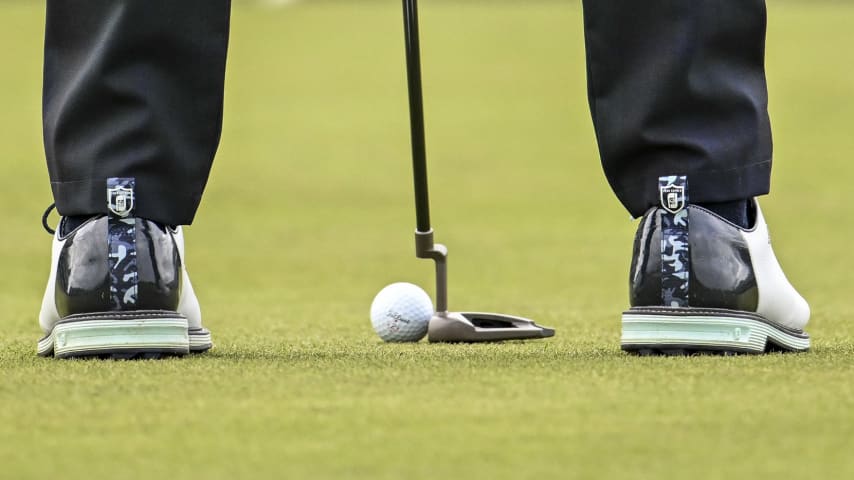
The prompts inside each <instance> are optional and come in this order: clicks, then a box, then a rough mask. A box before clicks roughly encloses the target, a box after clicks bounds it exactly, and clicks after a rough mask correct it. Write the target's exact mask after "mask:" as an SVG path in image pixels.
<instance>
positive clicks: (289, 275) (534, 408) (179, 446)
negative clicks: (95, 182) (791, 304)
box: [0, 1, 854, 479]
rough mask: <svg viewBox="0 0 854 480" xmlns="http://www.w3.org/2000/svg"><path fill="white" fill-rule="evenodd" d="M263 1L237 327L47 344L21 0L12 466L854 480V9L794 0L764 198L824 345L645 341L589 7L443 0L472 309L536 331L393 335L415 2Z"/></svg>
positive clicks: (407, 240)
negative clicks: (200, 345)
mask: <svg viewBox="0 0 854 480" xmlns="http://www.w3.org/2000/svg"><path fill="white" fill-rule="evenodd" d="M272 3H286V2H267V4H266V6H263V5H262V4H261V3H257V4H255V3H249V2H242V3H236V4H235V9H234V16H233V36H232V48H231V52H230V58H229V73H228V81H227V99H226V120H225V128H224V134H223V142H222V146H221V149H220V154H219V157H218V159H217V162H216V163H215V166H214V170H213V173H212V177H211V181H210V184H209V188H208V193H207V196H206V197H205V199H204V202H203V204H202V208H201V211H200V213H199V215H198V217H197V219H196V224H195V225H193V226H192V227H190V228H188V229H187V245H188V264H189V268H190V272H191V274H192V276H193V282H194V284H195V287H196V289H197V291H198V294H199V297H200V300H201V301H202V306H203V312H204V315H205V322H206V324H207V326H208V327H209V328H211V330H213V332H214V335H215V336H214V340H215V342H216V348H215V349H214V350H213V351H212V352H211V353H210V354H208V355H205V356H200V357H192V358H184V359H172V360H167V361H130V362H113V361H106V362H105V361H55V360H51V359H42V358H36V356H35V353H34V352H35V342H36V340H37V338H38V336H39V334H40V332H39V329H38V327H37V323H36V316H37V311H38V307H39V304H40V301H41V293H42V289H43V287H44V282H45V279H46V275H47V272H48V268H49V265H48V263H49V259H48V256H49V250H50V237H49V236H48V235H47V234H45V233H44V232H43V231H42V229H41V226H40V225H39V220H40V215H41V213H42V211H43V209H44V208H45V207H46V206H47V205H48V204H49V203H50V201H51V200H50V195H49V188H48V178H47V174H46V171H45V167H44V162H43V153H42V148H41V139H40V93H39V90H40V83H41V53H40V50H41V43H42V36H43V26H42V23H43V20H44V6H43V3H42V2H27V1H16V2H3V3H0V25H2V28H0V44H2V45H5V46H6V47H5V48H4V49H3V50H0V62H1V63H0V64H2V68H3V75H2V77H0V87H2V88H0V105H2V109H0V158H1V159H2V160H0V178H2V188H0V478H9V479H25V478H48V477H62V478H87V479H88V478H199V479H218V478H229V479H232V478H291V479H296V478H371V479H393V478H429V479H437V478H490V479H519V478H671V477H676V476H680V477H691V478H697V479H705V478H726V477H730V478H772V477H773V478H796V477H797V478H850V477H851V476H852V475H854V456H852V455H851V447H850V446H851V442H852V439H854V326H852V321H854V306H852V303H851V298H852V292H854V291H852V287H851V278H852V277H851V270H852V268H854V258H852V256H851V244H852V238H854V228H852V223H851V218H852V217H854V204H852V202H851V201H850V199H849V198H848V197H849V196H850V194H851V192H852V187H851V183H852V181H854V163H852V162H851V152H852V151H854V136H852V135H851V118H854V104H852V102H851V98H854V82H852V80H851V79H852V76H854V61H852V60H854V59H853V58H852V54H851V53H850V52H849V51H848V50H847V49H846V46H848V45H850V44H851V35H850V30H851V26H852V25H854V7H851V6H847V5H845V4H842V3H835V4H834V3H818V2H801V3H798V2H772V4H771V5H770V7H769V8H770V12H769V16H770V19H769V40H768V71H769V75H770V96H771V110H772V118H773V124H774V128H775V139H776V162H777V163H776V167H775V170H774V178H773V189H774V191H773V195H772V196H770V197H768V198H765V199H764V200H763V207H764V210H765V213H766V217H767V219H768V222H769V225H770V228H771V233H772V235H773V238H774V240H775V247H776V250H777V254H778V256H779V257H780V259H781V262H782V263H783V265H784V267H785V268H786V271H787V273H788V275H789V277H790V278H791V279H792V281H793V283H794V284H795V285H796V286H798V287H799V288H800V289H801V291H802V292H803V294H804V295H805V296H806V297H807V299H809V300H810V302H811V304H812V307H813V319H812V322H811V324H810V327H809V329H808V330H809V332H810V333H811V334H812V336H813V339H814V340H813V350H812V351H811V352H810V353H807V354H801V355H781V354H774V355H768V356H762V357H734V358H722V357H691V358H637V357H630V356H627V355H624V354H623V353H621V352H620V350H619V329H620V324H619V318H620V312H621V311H622V309H623V308H624V307H626V303H627V295H626V290H627V283H628V282H627V268H628V263H629V260H630V254H631V241H632V235H633V232H634V228H635V225H634V222H632V221H630V220H629V218H628V215H627V214H626V213H625V212H624V211H623V210H622V208H621V207H620V205H619V204H618V203H617V201H616V200H615V199H614V198H613V196H612V195H611V193H610V190H609V189H608V187H607V184H606V182H605V180H604V178H603V176H602V174H601V172H600V169H599V165H598V160H597V158H598V157H597V153H596V146H595V141H594V135H593V131H592V127H591V125H590V120H589V114H588V109H587V105H586V96H585V73H584V52H583V35H582V31H581V24H582V21H581V10H580V7H579V6H577V5H576V4H574V3H572V4H567V3H565V2H522V1H519V2H494V3H493V2H452V1H435V2H424V3H425V4H424V5H422V42H423V61H424V72H425V95H426V100H425V106H426V114H427V125H428V126H427V135H428V155H429V162H430V164H429V171H430V175H431V177H430V179H431V187H432V192H431V193H432V202H433V213H434V223H435V227H436V232H437V240H438V241H441V242H443V243H445V244H447V245H448V246H449V247H450V251H451V256H450V281H451V290H450V303H451V307H452V308H458V309H472V310H497V311H501V312H507V313H515V314H519V315H524V316H529V317H531V318H534V319H536V320H537V321H539V322H540V323H542V324H544V325H549V326H553V327H555V328H556V329H557V331H558V333H557V336H556V337H555V338H553V339H550V340H547V341H537V342H531V343H521V342H509V343H504V344H497V345H431V344H428V343H426V342H422V343H418V344H409V345H391V344H383V343H381V342H380V341H379V339H378V338H377V337H376V336H375V335H374V333H373V331H372V330H371V327H370V322H369V320H368V309H369V306H370V302H371V299H372V298H373V296H374V294H375V293H376V292H377V291H379V289H380V288H382V287H383V286H384V285H386V284H388V283H391V282H394V281H410V282H414V283H418V284H420V285H422V286H423V287H425V288H427V290H428V291H429V292H431V293H432V290H433V288H432V285H431V283H432V281H433V276H432V265H431V264H430V262H428V261H425V260H417V259H416V258H415V257H414V255H413V252H414V245H413V238H412V231H413V229H414V213H413V211H412V209H413V200H412V193H411V179H410V163H409V162H410V160H409V144H408V123H407V122H408V117H407V110H406V108H407V102H406V91H405V85H406V83H405V76H404V75H405V74H404V67H403V43H402V20H401V14H400V12H399V7H400V6H399V4H398V2H393V1H388V2H362V1H360V2H304V3H296V4H293V5H287V6H283V7H279V8H272V7H271V6H270V4H272Z"/></svg>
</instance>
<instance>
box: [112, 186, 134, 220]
mask: <svg viewBox="0 0 854 480" xmlns="http://www.w3.org/2000/svg"><path fill="white" fill-rule="evenodd" d="M107 208H109V209H110V211H111V212H113V213H114V214H116V215H117V216H119V217H122V218H124V217H127V216H128V215H130V212H131V211H133V189H131V188H124V187H113V188H108V189H107Z"/></svg>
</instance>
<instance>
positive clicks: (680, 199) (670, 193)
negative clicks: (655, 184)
mask: <svg viewBox="0 0 854 480" xmlns="http://www.w3.org/2000/svg"><path fill="white" fill-rule="evenodd" d="M659 191H660V192H661V207H662V208H663V209H665V210H667V211H668V212H670V213H673V214H676V213H679V212H681V211H682V209H683V208H685V187H684V186H681V185H668V186H666V187H659Z"/></svg>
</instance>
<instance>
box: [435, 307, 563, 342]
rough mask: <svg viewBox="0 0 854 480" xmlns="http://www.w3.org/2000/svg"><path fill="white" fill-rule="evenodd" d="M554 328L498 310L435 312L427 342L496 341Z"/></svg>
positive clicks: (550, 334)
mask: <svg viewBox="0 0 854 480" xmlns="http://www.w3.org/2000/svg"><path fill="white" fill-rule="evenodd" d="M554 334H555V331H554V329H552V328H548V327H541V326H539V325H537V324H536V323H534V321H533V320H529V319H527V318H522V317H514V316H511V315H502V314H499V313H476V312H437V313H436V314H435V315H433V318H431V319H430V324H429V326H428V328H427V339H428V340H429V341H430V342H457V343H471V342H500V341H502V340H526V339H534V338H547V337H553V336H554Z"/></svg>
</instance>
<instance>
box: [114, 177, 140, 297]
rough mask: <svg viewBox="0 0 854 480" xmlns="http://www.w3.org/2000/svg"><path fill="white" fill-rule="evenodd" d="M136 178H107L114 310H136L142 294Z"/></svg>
mask: <svg viewBox="0 0 854 480" xmlns="http://www.w3.org/2000/svg"><path fill="white" fill-rule="evenodd" d="M135 189H136V180H135V179H133V178H108V179H107V208H108V209H109V212H110V213H109V221H108V222H109V223H108V225H107V245H108V249H109V257H108V258H109V267H110V309H112V310H134V309H136V304H137V295H138V293H139V286H138V285H139V273H138V270H137V263H136V219H135V218H134V217H133V215H132V213H133V211H134V201H135V198H134V194H135Z"/></svg>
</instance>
